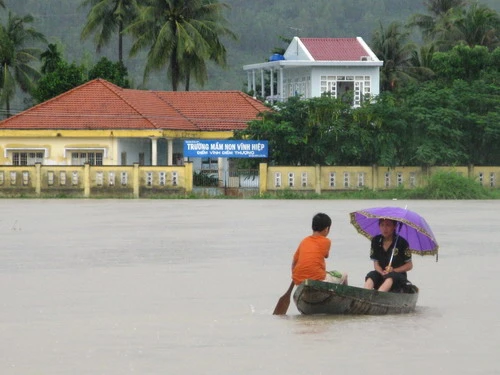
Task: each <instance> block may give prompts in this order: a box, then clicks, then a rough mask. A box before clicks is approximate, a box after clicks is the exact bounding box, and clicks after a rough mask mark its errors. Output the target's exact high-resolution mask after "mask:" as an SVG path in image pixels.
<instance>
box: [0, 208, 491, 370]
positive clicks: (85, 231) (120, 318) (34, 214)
mask: <svg viewBox="0 0 500 375" xmlns="http://www.w3.org/2000/svg"><path fill="white" fill-rule="evenodd" d="M397 203H398V204H399V202H397ZM393 204H395V203H394V202H392V201H391V202H390V203H389V204H387V202H380V201H272V200H271V201H267V200H266V201H260V200H165V201H148V200H137V201H135V200H134V201H127V200H122V201H113V200H97V201H94V200H61V201H56V200H40V201H38V200H4V201H2V218H1V221H0V234H1V236H2V237H1V238H2V246H1V247H0V294H1V296H2V298H1V299H0V334H1V337H2V340H1V341H0V373H1V374H16V375H17V374H19V375H24V374H51V375H53V374H64V375H66V374H76V375H78V374H110V375H115V374H116V375H118V374H120V375H122V374H125V373H139V374H165V373H168V374H173V373H179V374H196V373H202V374H217V375H222V374H231V375H232V374H269V373H276V374H305V373H307V374H331V373H332V372H339V371H342V372H345V373H348V374H359V373H368V372H369V373H375V374H378V373H384V374H400V373H401V372H402V370H401V369H404V371H403V372H404V373H405V374H409V375H412V374H415V375H416V374H419V375H420V374H422V373H427V372H428V373H439V372H441V373H443V374H469V373H471V372H470V371H471V369H472V368H473V369H474V372H473V373H474V374H496V373H497V372H498V365H497V362H496V361H495V359H496V352H497V348H498V346H499V344H500V342H499V341H500V332H499V331H500V327H499V323H498V313H499V312H500V301H499V300H498V298H496V296H497V295H498V292H497V290H496V279H494V278H495V275H496V268H497V264H498V261H499V260H500V255H499V254H500V253H499V252H498V250H497V249H498V248H499V245H500V237H499V236H495V235H493V234H492V232H491V231H492V229H494V228H498V227H499V224H500V217H499V215H496V212H497V211H498V209H499V208H500V207H497V206H500V203H499V202H496V201H490V202H485V201H478V202H473V201H464V202H425V201H411V202H401V203H400V205H406V204H408V205H409V207H411V208H412V210H415V211H417V212H419V213H421V214H422V215H423V216H424V217H426V219H427V221H428V222H429V224H430V225H431V226H432V228H433V231H434V233H435V234H436V237H437V239H438V241H439V243H440V246H441V253H440V259H439V262H438V263H436V262H435V261H434V258H431V257H428V258H421V257H416V258H415V259H414V264H415V268H414V270H412V271H411V280H412V281H413V282H414V283H415V284H416V285H418V286H419V288H420V296H419V302H418V306H417V309H416V311H415V312H414V313H411V314H405V315H392V316H302V315H300V314H299V313H298V312H297V310H296V308H295V306H294V305H293V302H292V304H291V306H290V309H289V314H288V315H287V316H283V317H277V316H273V315H272V311H273V309H274V306H275V305H276V302H277V300H278V298H279V297H280V296H281V295H282V294H283V293H284V292H285V290H286V288H287V286H288V282H289V277H290V276H289V273H290V262H291V256H292V254H293V251H294V250H295V248H296V246H297V245H298V242H299V241H300V239H301V238H302V237H304V236H305V235H307V234H309V231H310V229H309V221H310V218H311V217H312V215H313V214H315V213H316V212H319V211H323V212H327V213H328V214H330V216H331V217H332V219H333V228H332V231H331V234H330V236H331V238H332V252H331V258H330V259H328V260H327V263H328V264H329V265H331V266H332V267H331V268H333V265H335V268H339V269H343V270H346V271H348V272H349V280H350V282H351V283H352V284H353V285H358V286H359V285H361V284H362V279H363V277H364V275H365V274H366V272H367V271H368V270H369V269H370V268H371V267H372V265H371V262H370V261H369V257H368V250H369V249H368V245H369V244H368V242H367V240H366V239H365V238H363V237H362V236H360V235H358V234H357V233H356V231H355V230H354V229H353V228H352V227H351V225H350V224H349V219H348V213H349V212H351V211H353V210H357V209H361V208H365V207H373V206H378V205H393Z"/></svg>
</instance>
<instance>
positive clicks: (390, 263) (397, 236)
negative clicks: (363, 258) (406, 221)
mask: <svg viewBox="0 0 500 375" xmlns="http://www.w3.org/2000/svg"><path fill="white" fill-rule="evenodd" d="M402 226H403V224H402V223H401V222H399V228H398V233H397V235H396V240H395V241H394V246H393V247H392V253H391V259H389V265H388V266H387V268H386V270H387V269H389V268H391V265H392V259H393V258H394V250H395V249H396V245H397V244H398V239H399V232H400V231H401V227H402Z"/></svg>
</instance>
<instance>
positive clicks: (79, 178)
mask: <svg viewBox="0 0 500 375" xmlns="http://www.w3.org/2000/svg"><path fill="white" fill-rule="evenodd" d="M192 166H193V165H192V163H186V164H185V165H182V166H139V164H134V165H133V166H101V165H100V166H90V165H89V164H85V165H72V166H68V165H41V164H35V165H32V166H0V194H1V195H3V196H40V197H57V196H64V197H84V198H89V197H92V198H95V197H100V196H106V197H130V198H139V197H147V196H151V195H155V194H156V195H158V194H166V195H169V194H186V193H188V192H190V191H192V188H193V185H192V182H193V167H192Z"/></svg>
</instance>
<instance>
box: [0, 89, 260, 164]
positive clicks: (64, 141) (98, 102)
mask: <svg viewBox="0 0 500 375" xmlns="http://www.w3.org/2000/svg"><path fill="white" fill-rule="evenodd" d="M267 110H269V108H268V107H266V106H265V105H264V104H262V102H260V101H258V100H256V99H254V98H252V97H251V96H248V95H247V94H245V93H243V92H240V91H188V92H179V91H177V92H173V91H146V90H135V89H124V88H121V87H118V86H116V85H113V84H112V83H110V82H108V81H105V80H103V79H95V80H93V81H90V82H87V83H85V84H83V85H81V86H78V87H76V88H74V89H72V90H70V91H67V92H65V93H63V94H61V95H59V96H57V97H55V98H53V99H50V100H48V101H46V102H43V103H41V104H38V105H36V106H34V107H32V108H29V109H28V110H26V111H24V112H21V113H19V114H17V115H15V116H12V117H10V118H8V119H5V120H3V121H1V122H0V165H33V164H35V163H41V164H43V165H82V164H84V163H89V164H91V165H132V164H134V163H139V164H141V165H174V164H176V163H182V159H183V143H184V140H188V139H227V138H230V137H232V136H233V134H234V130H237V129H244V128H245V127H246V126H247V123H248V122H249V121H251V120H254V119H256V118H257V117H258V115H259V113H261V112H263V111H267ZM197 162H200V160H198V161H197ZM209 162H211V163H212V164H214V165H213V168H215V169H217V168H218V167H220V166H217V160H215V161H209ZM194 168H195V169H197V167H196V165H195V166H194Z"/></svg>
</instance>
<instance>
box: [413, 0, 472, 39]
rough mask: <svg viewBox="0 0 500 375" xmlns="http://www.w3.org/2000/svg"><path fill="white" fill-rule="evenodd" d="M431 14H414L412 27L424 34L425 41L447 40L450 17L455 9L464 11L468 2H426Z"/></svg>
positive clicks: (437, 0)
mask: <svg viewBox="0 0 500 375" xmlns="http://www.w3.org/2000/svg"><path fill="white" fill-rule="evenodd" d="M424 4H425V6H426V8H427V11H428V13H429V14H421V13H417V14H414V15H413V16H412V17H411V18H410V23H409V24H410V25H411V26H416V27H418V28H419V29H420V31H421V32H422V36H423V38H424V41H427V42H436V41H438V42H440V41H442V40H443V39H446V37H445V35H444V34H447V33H448V29H449V23H450V22H449V15H450V13H451V12H452V11H453V9H463V8H464V7H465V6H466V4H467V1H466V0H429V1H426V2H424Z"/></svg>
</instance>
